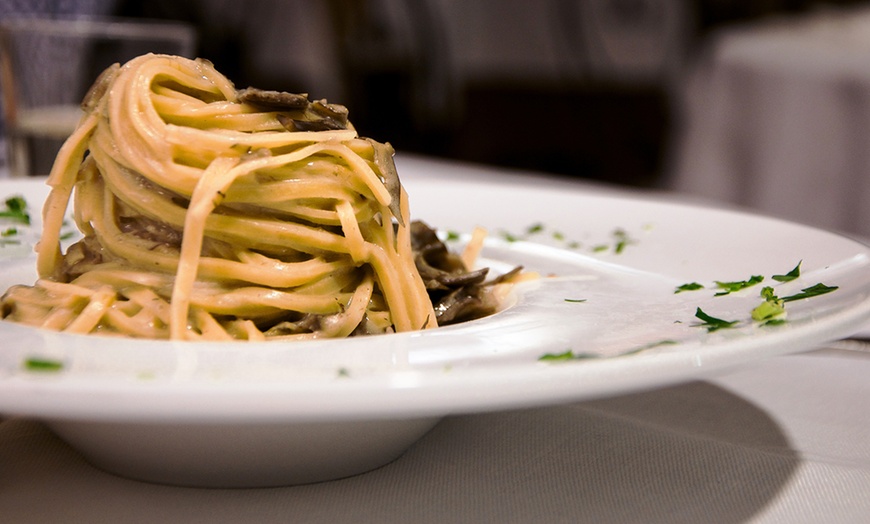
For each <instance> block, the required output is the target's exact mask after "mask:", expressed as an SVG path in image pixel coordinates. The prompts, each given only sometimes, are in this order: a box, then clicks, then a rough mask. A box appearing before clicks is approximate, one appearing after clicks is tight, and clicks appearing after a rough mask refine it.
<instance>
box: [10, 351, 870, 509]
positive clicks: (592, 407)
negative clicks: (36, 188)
mask: <svg viewBox="0 0 870 524" xmlns="http://www.w3.org/2000/svg"><path fill="white" fill-rule="evenodd" d="M868 376H870V354H864V353H855V352H840V351H833V350H828V351H816V352H812V353H808V354H803V355H791V356H785V357H777V358H772V359H769V360H766V361H763V362H760V363H754V364H752V365H751V366H746V367H742V368H739V369H736V370H731V371H730V372H727V373H723V374H721V375H719V376H717V377H711V378H708V379H707V380H705V381H694V382H689V383H685V384H680V385H675V386H670V387H665V388H661V389H657V390H653V391H645V392H639V393H634V394H629V395H623V396H619V397H614V398H607V399H601V400H594V401H586V402H579V403H574V404H568V405H560V406H552V407H542V408H538V409H527V410H517V411H507V412H500V413H490V414H474V415H463V416H453V417H449V418H447V419H445V420H444V421H443V422H442V423H440V424H439V425H438V426H436V427H435V428H434V429H433V430H432V431H431V432H430V433H429V434H428V435H427V436H425V437H424V438H423V439H422V440H421V441H420V442H418V443H417V444H416V445H415V446H414V447H412V448H411V449H410V450H408V451H407V452H406V453H405V454H404V455H403V456H402V457H400V458H399V459H398V460H396V461H394V462H393V463H391V464H388V465H386V466H384V467H382V468H380V469H378V470H375V471H372V472H369V473H365V474H362V475H358V476H355V477H351V478H346V479H342V480H336V481H330V482H323V483H319V484H312V485H303V486H290V487H280V488H268V489H229V490H227V489H194V488H181V487H171V486H162V485H156V484H148V483H143V482H138V481H133V480H128V479H124V478H120V477H117V476H114V475H111V474H108V473H105V472H103V471H100V470H98V469H96V468H94V467H92V466H90V465H89V464H88V463H86V462H85V461H84V459H82V458H81V457H80V456H79V455H78V454H77V453H76V452H75V451H73V450H72V449H71V448H69V447H68V446H67V445H66V444H65V443H64V442H62V441H61V440H60V439H58V438H57V437H55V436H54V435H53V434H52V433H51V432H50V431H48V430H47V429H46V428H45V427H44V426H42V425H41V424H39V423H38V422H34V421H27V420H22V419H7V420H5V421H3V422H0V514H2V515H3V520H4V521H6V522H16V523H30V522H34V523H36V522H39V523H45V522H65V523H78V522H113V523H119V524H120V523H135V522H169V523H176V522H177V523H181V522H184V523H186V524H196V523H200V522H202V523H222V522H227V523H230V522H232V523H238V522H258V523H270V522H276V523H277V522H281V523H285V522H306V523H319V522H323V523H327V522H329V523H340V522H355V523H367V522H378V523H383V522H398V523H401V522H409V523H410V522H413V523H424V524H425V523H436V522H437V523H444V522H500V523H539V522H540V523H560V522H566V523H567V522H596V523H609V522H614V523H616V522H619V523H622V524H624V523H633V522H637V523H641V522H642V523H657V522H667V523H681V522H686V523H689V522H705V523H719V522H722V523H738V522H748V523H756V524H762V523H763V524H773V523H789V524H795V523H804V522H806V523H810V522H813V523H815V522H838V523H858V522H867V520H868V518H870V497H867V493H870V442H868V440H867V438H866V436H867V435H868V434H870V417H868V407H867V403H866V399H867V398H868V396H870V395H868V394H870V381H868V380H867V377H868Z"/></svg>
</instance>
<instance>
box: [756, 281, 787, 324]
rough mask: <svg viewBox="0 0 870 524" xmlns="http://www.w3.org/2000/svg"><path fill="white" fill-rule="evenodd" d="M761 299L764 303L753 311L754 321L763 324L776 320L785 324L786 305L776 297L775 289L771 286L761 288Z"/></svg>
mask: <svg viewBox="0 0 870 524" xmlns="http://www.w3.org/2000/svg"><path fill="white" fill-rule="evenodd" d="M761 298H763V299H764V302H762V303H761V304H760V305H758V306H757V307H756V308H755V309H753V310H752V314H751V315H752V320H755V321H757V322H763V323H771V322H772V321H774V320H781V321H782V322H785V303H783V301H782V299H780V298H779V297H777V296H776V294H775V293H774V290H773V288H772V287H770V286H764V287H763V288H761Z"/></svg>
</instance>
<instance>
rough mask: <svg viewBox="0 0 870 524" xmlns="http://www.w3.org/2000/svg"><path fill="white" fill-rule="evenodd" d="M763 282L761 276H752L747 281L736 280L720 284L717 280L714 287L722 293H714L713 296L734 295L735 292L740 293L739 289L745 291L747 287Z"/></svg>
mask: <svg viewBox="0 0 870 524" xmlns="http://www.w3.org/2000/svg"><path fill="white" fill-rule="evenodd" d="M763 280H764V277H763V276H761V275H753V276H751V277H749V279H748V280H737V281H735V282H720V281H718V280H717V281H716V287H718V288H719V289H721V290H722V291H720V292H718V293H716V294H715V295H714V296H717V297H721V296H723V295H728V294H730V293H735V292H737V291H740V290H741V289H746V288H748V287H752V286H754V285H755V284H758V283H760V282H761V281H763Z"/></svg>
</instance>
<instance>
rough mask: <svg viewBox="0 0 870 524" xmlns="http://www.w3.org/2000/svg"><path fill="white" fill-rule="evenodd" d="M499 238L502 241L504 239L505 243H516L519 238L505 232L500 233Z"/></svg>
mask: <svg viewBox="0 0 870 524" xmlns="http://www.w3.org/2000/svg"><path fill="white" fill-rule="evenodd" d="M501 237H502V238H503V239H505V240H506V241H508V242H517V241H519V237H517V236H516V235H514V234H512V233H509V232H507V231H502V232H501Z"/></svg>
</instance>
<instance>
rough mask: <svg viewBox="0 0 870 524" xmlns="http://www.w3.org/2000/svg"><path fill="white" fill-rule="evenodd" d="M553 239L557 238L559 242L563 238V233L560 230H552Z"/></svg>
mask: <svg viewBox="0 0 870 524" xmlns="http://www.w3.org/2000/svg"><path fill="white" fill-rule="evenodd" d="M553 240H558V241H559V242H562V241H563V240H565V234H564V233H562V232H561V231H553Z"/></svg>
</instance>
